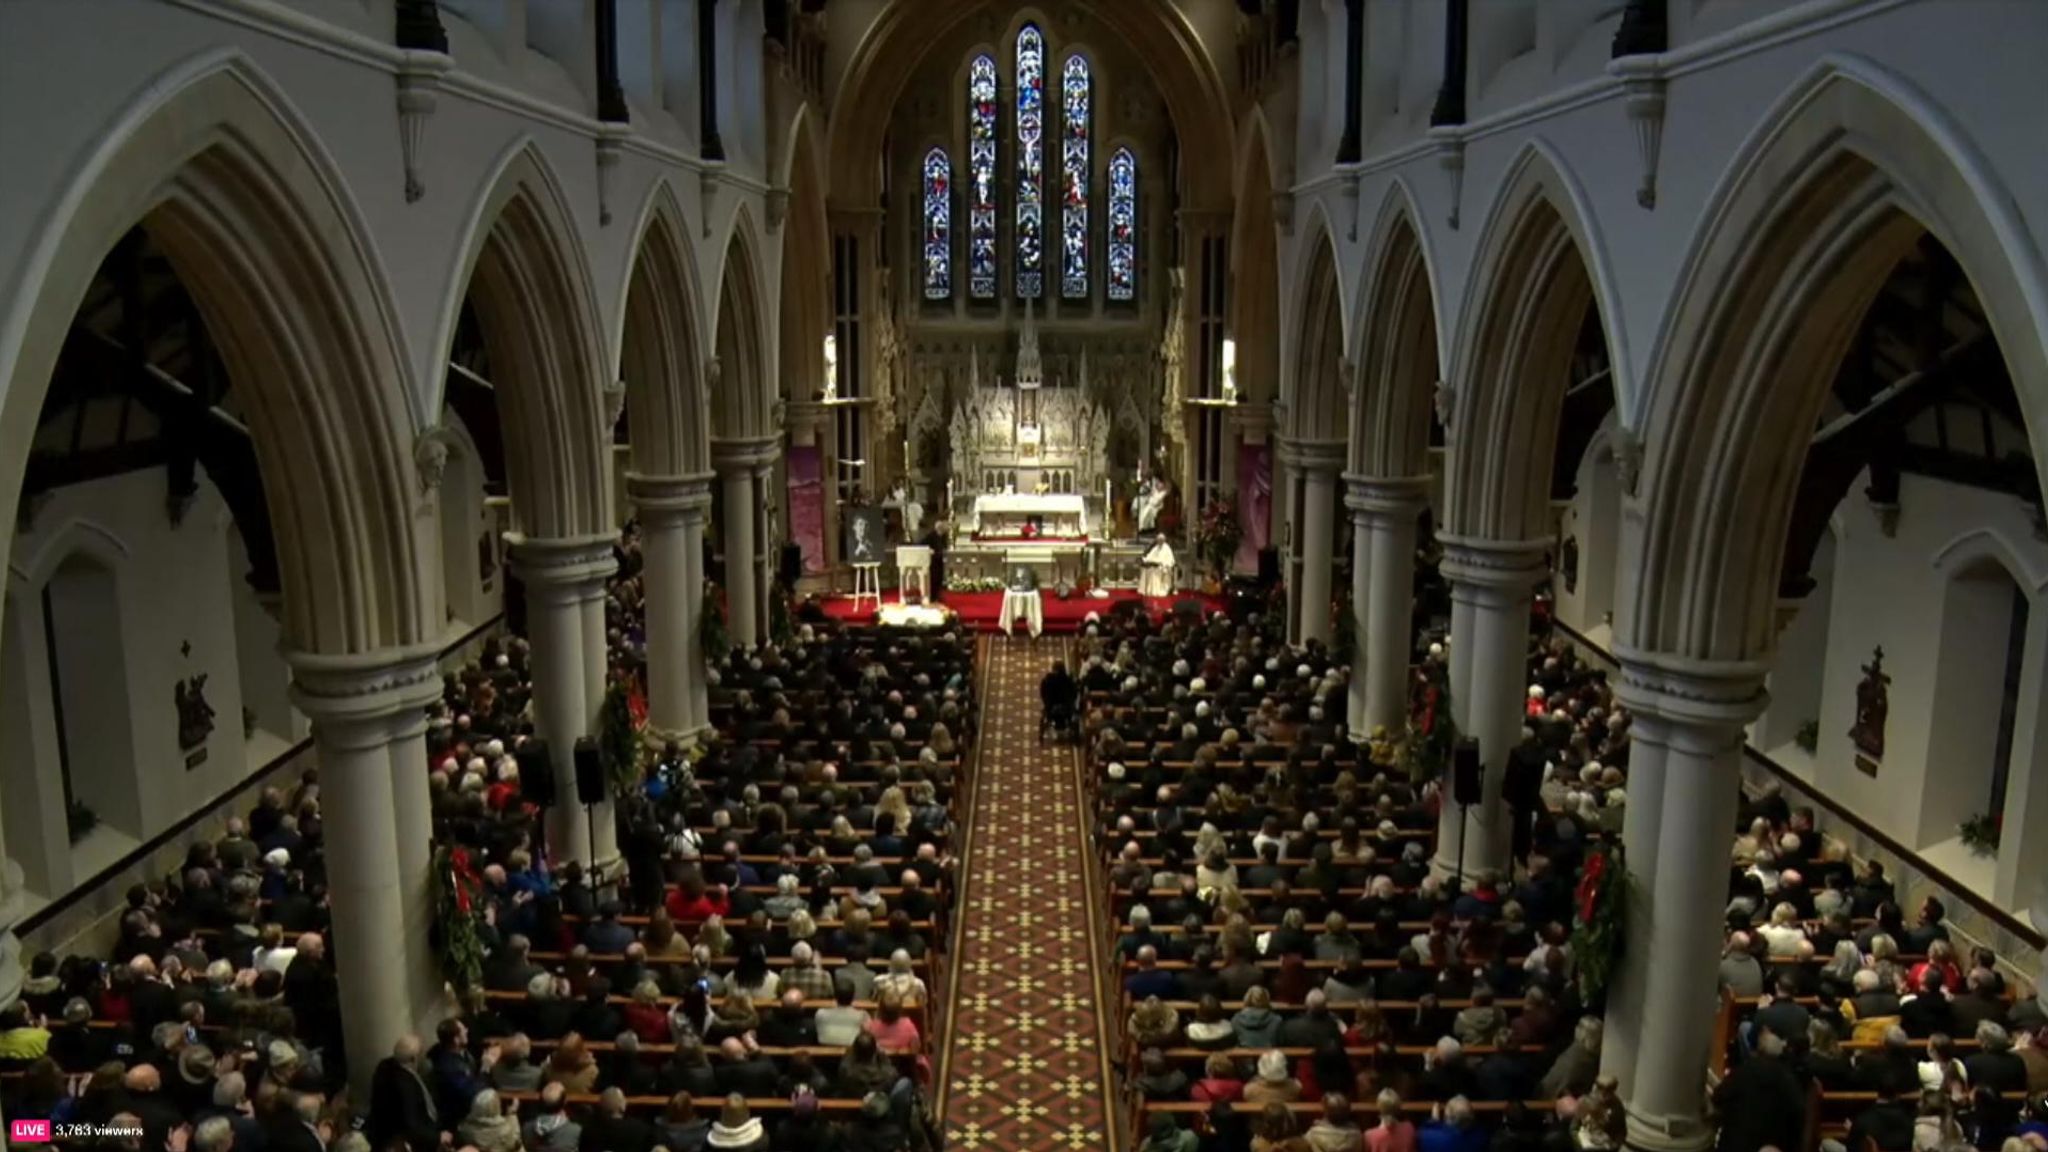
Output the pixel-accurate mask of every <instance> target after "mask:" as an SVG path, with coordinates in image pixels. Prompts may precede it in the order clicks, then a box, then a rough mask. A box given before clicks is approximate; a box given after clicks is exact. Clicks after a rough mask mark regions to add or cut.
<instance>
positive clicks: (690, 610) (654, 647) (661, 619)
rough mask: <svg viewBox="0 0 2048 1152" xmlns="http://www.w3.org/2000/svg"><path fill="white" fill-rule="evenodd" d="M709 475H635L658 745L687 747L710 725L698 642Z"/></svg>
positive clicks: (652, 723) (651, 712) (650, 700)
mask: <svg viewBox="0 0 2048 1152" xmlns="http://www.w3.org/2000/svg"><path fill="white" fill-rule="evenodd" d="M712 479H713V476H712V475H711V474H709V473H707V474H705V475H701V476H639V475H634V476H629V477H627V480H626V485H627V491H628V492H629V493H630V494H631V498H632V501H633V506H634V508H635V510H636V511H637V512H638V514H639V517H640V553H641V555H642V557H643V558H644V559H645V562H646V579H645V581H644V584H645V587H646V593H647V723H648V727H649V728H651V729H653V732H654V738H655V739H657V740H662V741H667V740H683V739H687V738H688V737H689V736H690V735H692V734H693V733H694V732H695V731H696V730H697V729H698V728H699V727H700V726H701V725H702V724H703V721H702V719H700V717H701V716H702V715H703V713H702V710H700V709H698V708H697V707H696V700H697V698H699V697H701V696H702V694H703V688H704V685H703V681H704V652H703V648H702V647H701V645H700V643H699V641H698V638H697V622H698V619H699V616H698V614H700V613H701V612H702V611H703V603H704V551H703V550H704V513H705V510H706V509H707V508H709V507H710V503H711V481H712Z"/></svg>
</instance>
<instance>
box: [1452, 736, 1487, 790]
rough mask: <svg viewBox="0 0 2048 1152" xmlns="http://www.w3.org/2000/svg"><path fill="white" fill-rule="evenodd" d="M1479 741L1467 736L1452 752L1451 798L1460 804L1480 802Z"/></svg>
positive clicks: (1480, 770)
mask: <svg viewBox="0 0 2048 1152" xmlns="http://www.w3.org/2000/svg"><path fill="white" fill-rule="evenodd" d="M1482 771H1483V769H1481V768H1480V766H1479V741H1477V740H1474V739H1472V738H1471V737H1469V736H1468V737H1466V738H1465V739H1463V740H1460V741H1458V746H1457V748H1456V749H1455V750H1453V751H1452V753H1451V798H1452V799H1453V800H1456V801H1457V802H1458V803H1460V804H1477V803H1479V793H1480V783H1479V777H1480V773H1481V772H1482Z"/></svg>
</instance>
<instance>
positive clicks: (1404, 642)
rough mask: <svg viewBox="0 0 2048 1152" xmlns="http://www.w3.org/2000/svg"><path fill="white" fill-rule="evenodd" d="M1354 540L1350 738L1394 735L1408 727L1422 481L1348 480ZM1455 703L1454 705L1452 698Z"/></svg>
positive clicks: (1424, 493)
mask: <svg viewBox="0 0 2048 1152" xmlns="http://www.w3.org/2000/svg"><path fill="white" fill-rule="evenodd" d="M1346 479H1347V491H1346V494H1345V503H1346V504H1347V506H1349V507H1350V509H1351V514H1352V526H1353V530H1354V532H1355V533H1356V536H1355V539H1354V542H1353V545H1352V554H1353V561H1352V562H1353V564H1354V565H1355V566H1356V567H1357V569H1358V571H1356V572H1354V573H1353V574H1352V588H1353V589H1354V591H1353V593H1352V595H1353V597H1354V600H1355V603H1354V605H1353V607H1354V611H1355V612H1356V614H1357V617H1358V625H1357V628H1356V631H1357V634H1358V654H1357V656H1356V657H1355V659H1354V663H1353V667H1352V669H1351V684H1352V699H1353V701H1354V710H1353V713H1352V730H1353V732H1354V733H1358V734H1362V735H1364V736H1368V737H1369V736H1370V735H1371V734H1372V732H1373V730H1374V729H1375V728H1385V729H1386V730H1387V731H1388V732H1390V733H1393V734H1395V735H1399V734H1400V732H1401V730H1402V728H1403V726H1404V725H1405V724H1406V723H1407V720H1408V664H1409V657H1410V655H1411V654H1412V653H1413V651H1414V648H1415V637H1414V636H1413V635H1411V634H1410V633H1411V630H1412V629H1413V627H1414V621H1415V537H1416V532H1417V529H1418V523H1417V519H1418V517H1420V515H1421V513H1422V509H1423V508H1424V507H1425V506H1426V505H1427V504H1428V494H1427V483H1428V482H1427V480H1426V478H1423V477H1415V478H1412V479H1398V480H1390V479H1375V478H1371V477H1363V476H1352V477H1347V478H1346ZM1453 699H1455V697H1453Z"/></svg>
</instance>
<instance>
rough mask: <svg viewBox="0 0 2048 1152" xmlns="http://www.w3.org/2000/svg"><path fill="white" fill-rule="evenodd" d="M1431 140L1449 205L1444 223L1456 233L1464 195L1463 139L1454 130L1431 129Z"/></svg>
mask: <svg viewBox="0 0 2048 1152" xmlns="http://www.w3.org/2000/svg"><path fill="white" fill-rule="evenodd" d="M1429 134H1430V137H1431V139H1433V140H1434V141H1435V142H1436V163H1437V167H1438V168H1441V169H1442V170H1443V173H1444V193H1445V196H1446V199H1447V202H1448V203H1449V204H1450V212H1449V213H1448V214H1447V216H1446V223H1448V224H1450V226H1451V230H1452V231H1454V232H1455V231H1457V228H1458V221H1459V216H1460V213H1459V204H1460V201H1461V200H1462V199H1463V197H1464V194H1465V138H1464V137H1463V136H1461V135H1459V134H1458V131H1457V129H1455V128H1432V129H1430V131H1429Z"/></svg>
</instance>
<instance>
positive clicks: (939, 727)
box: [925, 721, 959, 759]
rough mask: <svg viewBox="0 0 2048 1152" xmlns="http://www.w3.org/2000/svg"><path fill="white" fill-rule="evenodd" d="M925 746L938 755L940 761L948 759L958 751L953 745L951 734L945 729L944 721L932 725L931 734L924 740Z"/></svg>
mask: <svg viewBox="0 0 2048 1152" xmlns="http://www.w3.org/2000/svg"><path fill="white" fill-rule="evenodd" d="M925 746H926V747H928V748H930V749H931V750H932V751H933V752H936V753H938V755H939V757H940V758H941V759H950V758H951V757H952V755H953V754H954V753H955V752H957V751H959V749H958V747H957V746H955V745H954V743H953V733H952V732H951V730H949V729H948V728H947V727H946V725H945V722H944V721H941V722H939V723H937V724H933V725H932V734H931V736H930V737H929V738H928V739H926V741H925Z"/></svg>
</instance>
